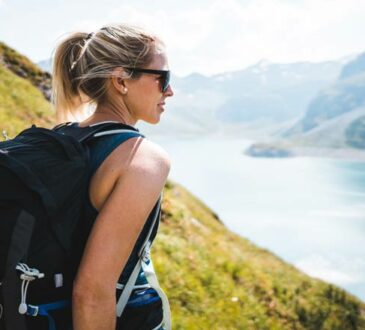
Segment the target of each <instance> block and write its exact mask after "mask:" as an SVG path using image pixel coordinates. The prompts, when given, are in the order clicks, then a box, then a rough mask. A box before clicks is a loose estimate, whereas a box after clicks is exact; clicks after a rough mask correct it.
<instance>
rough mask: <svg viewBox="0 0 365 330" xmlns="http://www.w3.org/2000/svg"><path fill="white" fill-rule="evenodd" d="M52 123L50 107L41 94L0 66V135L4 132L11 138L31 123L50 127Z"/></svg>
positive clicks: (29, 83) (52, 115)
mask: <svg viewBox="0 0 365 330" xmlns="http://www.w3.org/2000/svg"><path fill="white" fill-rule="evenodd" d="M53 121H54V114H53V112H52V110H51V105H50V103H49V102H48V101H47V100H46V99H45V98H44V96H43V94H42V92H41V91H40V90H39V89H38V88H36V87H35V86H34V85H33V84H32V83H31V82H29V81H28V80H27V79H25V78H20V77H18V76H17V75H15V74H14V73H13V72H11V71H10V70H9V69H7V68H6V67H4V66H3V65H0V133H1V132H2V131H3V130H5V131H6V132H7V134H8V135H9V136H10V137H13V136H14V135H15V134H16V133H17V132H19V131H20V130H22V129H24V128H26V127H28V126H30V125H31V124H33V123H34V124H37V125H43V126H51V125H52V123H53ZM0 140H1V139H0Z"/></svg>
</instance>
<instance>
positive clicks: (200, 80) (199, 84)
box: [141, 60, 343, 136]
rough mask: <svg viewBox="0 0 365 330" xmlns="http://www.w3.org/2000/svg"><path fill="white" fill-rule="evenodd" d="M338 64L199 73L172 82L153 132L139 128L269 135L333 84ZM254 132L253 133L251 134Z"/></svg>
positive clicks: (268, 65)
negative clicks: (261, 129) (256, 130)
mask: <svg viewBox="0 0 365 330" xmlns="http://www.w3.org/2000/svg"><path fill="white" fill-rule="evenodd" d="M342 66H343V61H342V60H339V61H332V62H323V63H309V62H298V63H291V64H278V63H270V62H268V61H260V62H259V63H257V64H256V65H253V66H250V67H248V68H246V69H244V70H240V71H234V72H227V73H222V74H217V75H214V76H211V77H207V76H204V75H201V74H198V73H194V74H191V75H189V76H187V77H183V78H182V77H176V76H173V78H172V82H171V85H172V88H173V90H174V91H175V96H174V97H173V98H171V99H168V100H167V106H166V112H165V113H164V115H163V116H162V120H161V124H160V125H158V127H148V126H147V125H143V124H141V127H142V129H143V130H145V131H146V132H147V133H151V134H161V135H166V134H170V135H176V134H179V133H180V134H184V135H186V134H189V135H196V134H210V133H211V132H224V133H225V134H231V135H234V136H237V134H238V135H240V136H245V135H247V134H248V132H251V131H252V130H251V129H250V127H252V126H257V127H261V126H260V125H261V123H262V122H265V124H264V127H265V129H266V128H267V129H268V130H270V131H272V130H273V128H274V127H275V126H277V125H279V124H280V125H281V124H282V123H283V122H286V121H288V122H291V121H293V120H294V119H298V118H299V117H300V116H302V115H303V113H304V112H305V109H306V106H307V104H308V103H309V101H310V100H311V99H312V98H313V97H314V96H315V95H316V93H317V92H318V91H319V90H320V89H322V88H324V87H325V86H327V85H328V84H329V83H331V82H332V81H334V80H335V79H337V77H338V75H339V74H340V71H341V68H342ZM253 131H254V130H253Z"/></svg>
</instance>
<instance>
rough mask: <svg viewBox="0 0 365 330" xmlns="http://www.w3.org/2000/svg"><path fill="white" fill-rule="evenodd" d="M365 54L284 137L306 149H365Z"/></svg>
mask: <svg viewBox="0 0 365 330" xmlns="http://www.w3.org/2000/svg"><path fill="white" fill-rule="evenodd" d="M364 123H365V53H363V54H361V55H359V56H358V57H357V58H356V59H354V60H353V61H351V62H349V63H348V64H347V65H345V66H344V67H343V69H342V71H341V73H340V75H339V78H338V80H337V81H335V82H334V83H333V84H330V85H329V86H328V87H327V88H324V89H323V90H321V91H320V92H319V93H318V94H317V95H316V97H315V98H313V100H312V101H311V102H310V104H309V106H308V109H307V111H306V113H305V115H304V116H303V118H302V119H301V120H299V121H298V122H297V123H296V124H295V125H294V126H293V127H291V128H290V129H289V130H287V131H286V132H285V133H284V134H283V135H284V136H285V137H289V138H290V139H291V140H293V141H298V142H300V143H302V144H307V145H321V146H327V147H355V148H363V149H365V125H364Z"/></svg>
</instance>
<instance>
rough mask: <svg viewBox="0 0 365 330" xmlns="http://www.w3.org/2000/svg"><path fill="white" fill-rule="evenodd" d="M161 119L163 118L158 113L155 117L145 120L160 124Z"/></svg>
mask: <svg viewBox="0 0 365 330" xmlns="http://www.w3.org/2000/svg"><path fill="white" fill-rule="evenodd" d="M160 120H161V116H160V115H158V116H156V117H153V118H146V119H145V120H144V121H145V122H146V123H149V124H152V125H156V124H158V123H159V122H160Z"/></svg>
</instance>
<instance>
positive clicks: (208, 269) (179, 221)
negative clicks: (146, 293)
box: [153, 182, 365, 330]
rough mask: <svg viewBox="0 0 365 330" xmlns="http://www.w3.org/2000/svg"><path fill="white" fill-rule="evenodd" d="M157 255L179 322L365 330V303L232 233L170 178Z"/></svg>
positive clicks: (183, 325)
mask: <svg viewBox="0 0 365 330" xmlns="http://www.w3.org/2000/svg"><path fill="white" fill-rule="evenodd" d="M153 257H154V260H155V267H156V270H157V272H158V274H159V278H160V282H161V283H162V286H163V287H164V288H165V290H166V291H167V294H168V296H169V299H170V302H171V308H172V313H173V324H174V329H177V330H178V329H189V330H190V329H191V330H193V329H268V330H269V329H270V330H274V329H278V330H279V329H280V330H282V329H313V330H314V329H316V330H317V329H331V330H334V329H338V330H340V329H341V330H344V329H365V306H364V304H362V303H361V302H360V301H358V300H357V299H356V298H354V297H352V296H350V295H349V294H347V293H345V292H344V291H343V290H341V289H339V288H337V287H335V286H333V285H330V284H327V283H325V282H323V281H320V280H315V279H313V278H310V277H309V276H306V275H304V274H303V273H302V272H300V271H299V270H297V269H296V268H294V267H293V266H291V265H289V264H287V263H285V262H284V261H282V260H280V258H278V257H276V256H274V255H273V254H272V253H270V252H269V251H267V250H263V249H260V248H258V247H256V246H255V245H253V244H252V243H250V242H249V241H248V240H246V239H243V238H241V237H239V236H238V235H235V234H233V233H232V232H230V231H229V230H228V229H227V228H226V227H225V226H224V225H223V224H222V223H221V222H220V221H219V220H217V217H216V216H215V214H214V213H213V212H212V211H211V210H209V209H208V208H207V207H206V206H205V205H204V204H203V203H201V202H200V201H199V200H197V199H196V198H195V197H194V196H193V195H191V194H190V193H189V192H188V191H186V190H185V189H183V188H182V187H181V186H179V185H176V184H173V183H171V182H170V183H168V184H167V185H166V189H165V194H164V204H163V218H162V224H161V227H160V231H159V234H158V236H157V239H156V241H155V246H154V248H153Z"/></svg>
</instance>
